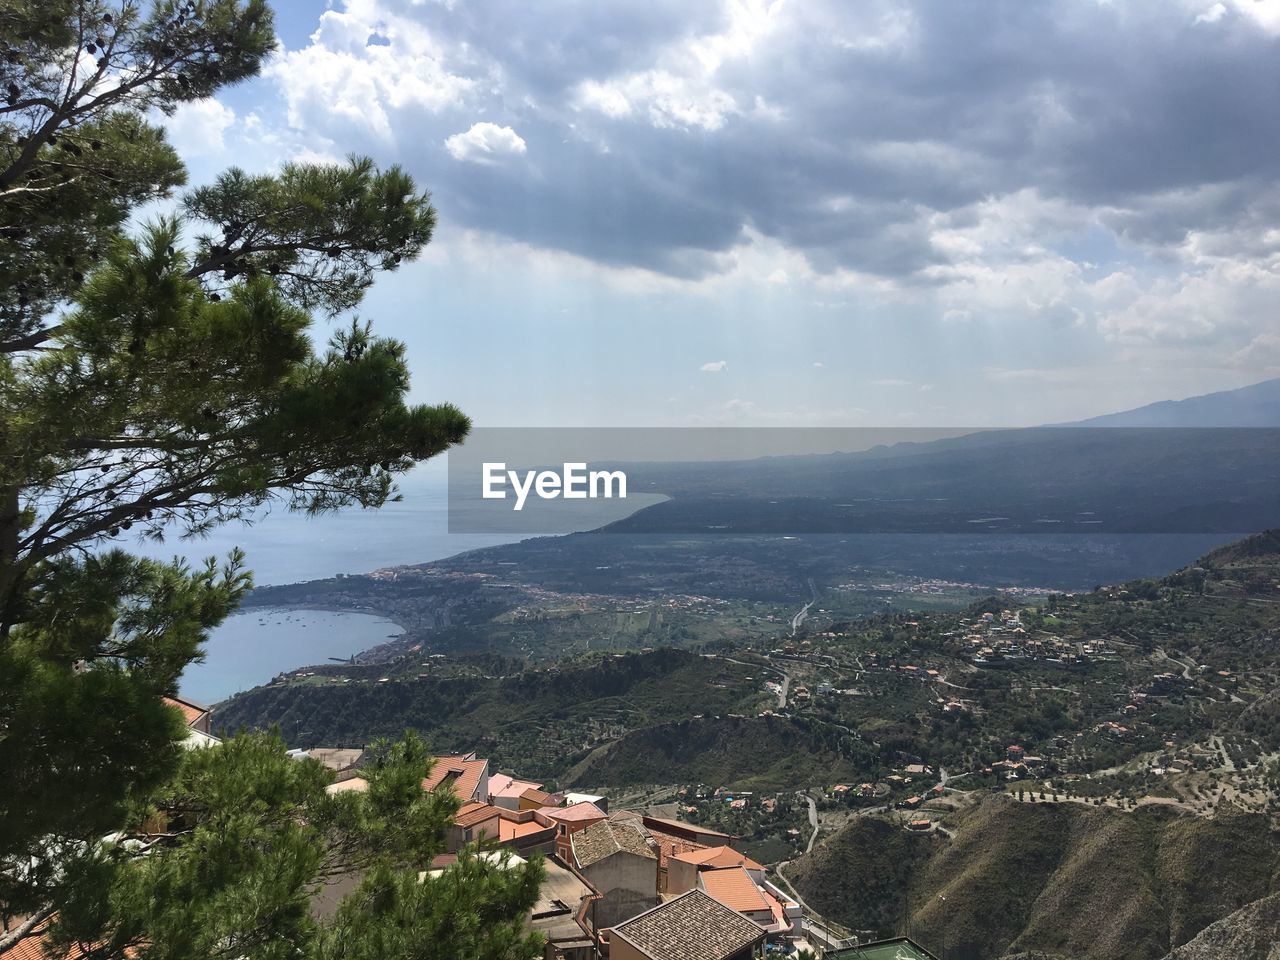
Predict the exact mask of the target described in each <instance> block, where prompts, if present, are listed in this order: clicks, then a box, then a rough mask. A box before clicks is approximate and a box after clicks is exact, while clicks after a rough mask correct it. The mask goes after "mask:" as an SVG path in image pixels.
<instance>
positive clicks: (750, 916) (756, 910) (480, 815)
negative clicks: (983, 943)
mask: <svg viewBox="0 0 1280 960" xmlns="http://www.w3.org/2000/svg"><path fill="white" fill-rule="evenodd" d="M171 703H172V704H173V705H174V706H176V707H178V708H179V709H180V710H181V711H182V713H183V716H184V718H185V719H186V720H187V723H188V727H189V731H190V733H189V736H188V739H187V741H186V746H188V747H189V748H191V749H199V748H202V747H207V746H210V745H212V744H214V743H216V742H218V738H217V737H215V736H213V735H212V734H211V733H210V714H209V712H208V711H207V710H205V709H204V708H203V707H201V706H200V705H198V704H194V703H191V702H188V701H183V700H177V699H174V700H172V701H171ZM292 753H293V755H294V756H295V757H297V758H299V759H302V758H304V757H305V758H310V759H312V760H315V761H318V762H320V763H321V764H323V765H324V766H325V767H326V768H328V769H329V770H330V771H331V772H332V775H333V777H334V779H333V782H332V783H330V785H329V786H328V787H327V788H326V789H327V792H329V793H341V792H345V791H367V790H368V789H369V781H368V779H366V777H365V776H363V775H362V769H363V766H364V764H365V761H366V759H367V754H366V751H364V750H362V749H353V748H324V747H320V748H314V749H310V750H301V749H298V750H294V751H292ZM543 786H544V785H543V784H542V783H540V782H537V781H534V780H526V779H521V778H520V777H518V776H515V775H512V774H507V773H502V772H499V771H497V770H495V769H493V767H492V765H491V764H490V762H489V761H488V760H487V759H484V758H482V757H478V756H477V755H476V754H475V753H474V752H471V753H465V754H459V755H452V756H439V757H436V758H435V759H434V762H433V765H432V768H431V771H430V774H429V775H428V776H427V777H426V778H425V779H424V780H423V781H422V789H423V790H425V791H443V792H447V793H451V794H453V795H454V796H455V797H456V798H457V800H458V802H459V804H460V806H459V809H458V812H457V814H456V816H455V817H454V819H453V822H452V824H451V826H450V827H449V829H448V832H447V836H446V841H445V850H444V852H442V853H440V854H439V855H437V856H436V857H435V859H434V860H433V861H432V862H431V863H430V864H424V865H423V867H424V869H423V874H424V875H425V874H427V873H435V872H439V871H444V870H449V869H451V868H452V867H454V866H456V864H457V863H458V862H459V859H460V858H466V857H477V856H478V857H484V858H488V859H490V860H491V861H493V862H500V863H502V864H509V865H517V864H521V863H524V862H526V861H527V860H528V859H529V858H530V857H533V856H540V857H542V858H543V862H544V865H545V870H546V877H545V880H544V881H543V885H542V890H541V895H540V898H539V901H538V903H537V904H536V905H535V907H534V908H533V910H532V911H530V915H529V918H528V923H529V927H530V929H532V930H534V931H536V932H538V933H541V934H542V935H543V936H544V937H545V939H546V952H545V954H544V956H545V960H599V958H615V960H618V958H620V960H664V958H669V957H685V956H688V957H697V958H699V960H742V958H746V957H763V956H766V955H771V954H775V953H777V954H782V953H785V954H794V953H795V952H797V951H799V950H810V951H813V952H814V953H815V955H826V956H832V957H842V958H849V960H852V958H854V957H859V958H861V957H877V956H880V955H882V954H885V952H886V951H889V953H888V954H887V955H891V956H896V957H900V958H903V960H931V958H930V955H929V954H928V952H927V951H925V950H924V949H923V948H922V947H920V946H919V945H918V944H915V943H913V942H912V941H910V940H909V939H907V938H897V939H893V940H884V941H873V942H864V943H859V941H858V939H857V938H856V937H849V936H841V935H839V934H838V933H837V931H836V930H834V929H833V928H831V927H830V926H828V925H827V924H825V923H823V922H822V921H821V920H819V919H818V918H817V917H815V916H813V915H812V914H807V913H806V910H805V908H804V907H803V906H802V904H801V903H799V902H798V901H797V899H796V897H795V895H794V894H793V893H789V892H788V891H787V890H786V889H784V887H783V886H780V885H779V883H778V882H777V880H778V878H777V877H776V876H771V871H770V870H769V869H768V868H766V867H765V866H764V865H762V864H761V863H759V862H757V861H756V860H754V859H752V858H751V857H750V856H748V855H746V854H745V853H743V852H741V851H740V850H739V849H737V847H738V841H739V839H740V838H739V837H737V836H734V835H733V834H731V833H726V832H724V831H721V830H717V829H713V828H711V827H708V826H705V825H700V824H698V823H696V822H690V821H688V820H681V819H678V818H674V817H665V816H658V815H655V814H652V813H649V812H645V811H644V810H636V809H628V808H621V809H613V808H612V804H611V803H610V799H609V798H608V797H606V796H602V795H599V794H588V793H575V792H547V791H545V790H544V789H543ZM717 799H719V798H718V797H717ZM726 802H727V803H728V805H729V806H730V808H731V809H742V806H743V805H744V804H745V803H746V799H745V798H739V799H737V800H735V799H734V798H732V797H729V798H728V799H727V801H726ZM685 809H686V810H690V811H692V810H696V807H686V808H685ZM357 880H358V877H356V876H348V877H343V878H339V879H337V880H336V881H335V882H333V883H332V884H331V889H330V890H329V891H328V892H327V893H326V894H325V895H323V896H322V897H320V898H318V903H319V904H320V905H321V909H323V907H324V905H325V904H332V903H334V902H336V900H337V898H339V897H340V896H341V894H342V893H343V892H344V891H345V890H348V889H350V888H352V887H354V885H355V883H356V881H357ZM782 883H784V884H785V881H782ZM868 951H869V952H868ZM33 956H34V955H33ZM5 960H27V958H25V957H22V956H16V955H15V956H9V955H6V956H5Z"/></svg>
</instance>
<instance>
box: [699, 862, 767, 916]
mask: <svg viewBox="0 0 1280 960" xmlns="http://www.w3.org/2000/svg"><path fill="white" fill-rule="evenodd" d="M698 884H699V885H700V886H701V887H702V889H703V890H705V891H706V892H707V893H708V894H709V895H710V896H712V897H715V898H716V899H717V900H719V901H720V902H721V903H723V904H724V905H725V906H726V907H728V908H729V909H730V910H737V911H738V912H740V913H754V912H756V911H759V910H769V909H770V908H769V901H767V900H765V898H764V894H762V893H761V892H760V888H759V887H757V886H756V882H755V881H754V880H752V879H751V874H749V873H747V871H746V869H745V868H744V867H721V868H720V869H718V870H704V871H702V872H701V873H699V874H698Z"/></svg>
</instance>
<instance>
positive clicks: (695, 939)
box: [611, 890, 765, 960]
mask: <svg viewBox="0 0 1280 960" xmlns="http://www.w3.org/2000/svg"><path fill="white" fill-rule="evenodd" d="M611 936H614V937H619V938H621V939H622V940H625V941H626V942H627V943H629V944H631V946H633V947H635V948H636V949H637V950H639V951H640V953H641V954H643V955H644V956H646V957H650V958H652V960H726V958H727V957H731V956H733V955H734V954H735V953H738V952H739V951H741V950H743V949H745V948H747V947H750V946H753V945H754V944H758V943H759V942H760V941H761V940H763V939H764V937H765V930H764V928H763V927H761V926H760V925H759V924H758V923H755V922H754V921H751V920H748V919H747V918H746V917H744V916H743V915H742V914H740V913H736V912H734V911H733V910H730V909H729V908H728V907H726V906H725V905H724V904H722V903H720V902H718V901H717V900H715V899H713V898H711V897H709V896H707V895H706V894H705V893H703V892H702V891H701V890H690V891H689V892H688V893H684V894H681V895H680V896H678V897H676V898H675V899H674V900H669V901H667V902H666V903H664V904H662V905H660V906H657V907H654V908H653V909H652V910H646V911H645V912H644V913H642V914H640V915H639V916H638V917H632V918H631V919H630V920H628V921H626V922H625V923H620V924H618V925H617V926H616V927H614V928H613V931H612V934H611Z"/></svg>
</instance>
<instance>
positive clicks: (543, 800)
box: [520, 789, 551, 806]
mask: <svg viewBox="0 0 1280 960" xmlns="http://www.w3.org/2000/svg"><path fill="white" fill-rule="evenodd" d="M520 799H521V800H528V801H529V802H530V803H540V804H542V805H543V806H549V805H550V804H551V794H549V793H544V792H543V791H541V790H532V789H530V790H526V791H525V792H524V793H522V794H520Z"/></svg>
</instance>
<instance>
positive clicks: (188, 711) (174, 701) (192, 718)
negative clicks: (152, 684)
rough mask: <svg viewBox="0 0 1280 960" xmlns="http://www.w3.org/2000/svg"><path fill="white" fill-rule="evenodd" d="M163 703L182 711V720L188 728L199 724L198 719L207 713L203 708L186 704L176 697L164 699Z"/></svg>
mask: <svg viewBox="0 0 1280 960" xmlns="http://www.w3.org/2000/svg"><path fill="white" fill-rule="evenodd" d="M164 702H165V703H167V704H168V705H169V706H171V707H177V708H178V709H179V710H181V711H182V719H183V720H185V721H186V722H187V726H188V727H190V726H194V725H195V724H196V723H199V722H200V718H201V717H203V716H204V715H205V714H206V713H208V712H209V711H208V710H206V709H205V708H204V707H201V706H197V705H196V704H194V703H188V702H187V701H185V700H179V699H178V698H177V697H165V698H164Z"/></svg>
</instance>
